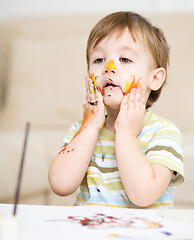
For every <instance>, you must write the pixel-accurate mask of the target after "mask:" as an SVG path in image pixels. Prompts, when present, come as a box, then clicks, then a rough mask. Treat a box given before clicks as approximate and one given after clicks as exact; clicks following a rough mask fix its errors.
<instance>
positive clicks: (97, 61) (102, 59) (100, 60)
mask: <svg viewBox="0 0 194 240" xmlns="http://www.w3.org/2000/svg"><path fill="white" fill-rule="evenodd" d="M104 61H105V59H104V58H97V59H96V60H95V61H94V63H102V62H104Z"/></svg>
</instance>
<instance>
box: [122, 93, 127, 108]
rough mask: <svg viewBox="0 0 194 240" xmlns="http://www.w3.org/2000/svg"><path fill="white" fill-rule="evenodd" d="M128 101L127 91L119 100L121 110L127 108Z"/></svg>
mask: <svg viewBox="0 0 194 240" xmlns="http://www.w3.org/2000/svg"><path fill="white" fill-rule="evenodd" d="M128 101H129V93H127V94H125V96H123V99H122V102H121V111H127V110H128Z"/></svg>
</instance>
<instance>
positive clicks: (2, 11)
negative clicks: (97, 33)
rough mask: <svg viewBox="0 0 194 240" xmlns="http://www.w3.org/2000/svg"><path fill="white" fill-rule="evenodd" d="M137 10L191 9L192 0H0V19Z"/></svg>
mask: <svg viewBox="0 0 194 240" xmlns="http://www.w3.org/2000/svg"><path fill="white" fill-rule="evenodd" d="M129 9H130V10H132V11H138V12H149V13H151V12H154V13H157V12H158V13H161V12H162V13H167V12H192V11H194V1H193V0H184V1H182V0H146V1H144V0H136V1H133V0H119V1H116V0H106V1H104V2H101V1H98V0H93V1H92V2H91V1H90V0H83V1H79V0H74V1H68V0H55V1H54V0H33V1H31V0H0V18H10V17H16V16H17V17H21V16H28V15H37V14H39V15H40V14H41V15H42V14H80V13H83V14H85V13H110V12H113V11H118V10H129Z"/></svg>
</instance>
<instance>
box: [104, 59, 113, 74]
mask: <svg viewBox="0 0 194 240" xmlns="http://www.w3.org/2000/svg"><path fill="white" fill-rule="evenodd" d="M105 68H106V69H105V72H112V73H115V64H114V61H113V59H110V60H109V61H108V63H107V64H106V67H105Z"/></svg>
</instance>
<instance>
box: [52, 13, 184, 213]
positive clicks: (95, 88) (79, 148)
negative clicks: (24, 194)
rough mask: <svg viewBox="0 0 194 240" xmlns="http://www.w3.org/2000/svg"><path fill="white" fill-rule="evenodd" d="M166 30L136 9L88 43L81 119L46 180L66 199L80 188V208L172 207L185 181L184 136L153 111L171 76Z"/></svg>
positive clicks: (101, 25)
mask: <svg viewBox="0 0 194 240" xmlns="http://www.w3.org/2000/svg"><path fill="white" fill-rule="evenodd" d="M168 61H169V47H168V44H167V42H166V40H165V38H164V35H163V33H162V32H161V30H159V29H158V28H156V27H154V26H152V25H151V24H150V23H149V22H148V21H147V20H146V19H145V18H143V17H142V16H140V15H138V14H136V13H133V12H116V13H112V14H110V15H108V16H106V17H105V18H103V19H102V20H100V21H99V22H98V23H97V24H96V25H95V26H94V28H93V29H92V30H91V32H90V35H89V38H88V42H87V64H88V76H87V77H86V104H85V114H84V119H83V121H78V122H76V123H74V124H73V125H72V127H71V128H70V131H69V134H68V136H67V137H65V138H64V147H63V149H62V150H61V151H60V152H59V153H58V154H57V156H56V157H55V158H54V160H53V162H52V164H51V167H50V170H49V181H50V185H51V188H52V189H53V191H54V192H55V193H57V194H58V195H61V196H65V195H69V194H71V193H73V192H74V191H75V190H76V189H77V188H78V187H79V186H80V193H79V195H78V196H77V198H76V203H75V205H101V206H111V207H113V206H115V207H127V208H130V207H132V208H142V207H147V208H154V207H168V208H169V207H172V206H173V200H174V195H173V194H174V186H175V185H177V184H180V183H181V182H183V180H184V171H183V162H182V149H181V141H182V140H181V134H180V132H179V130H178V129H177V127H176V126H175V125H174V124H173V123H171V122H170V121H168V120H166V119H163V118H161V117H159V116H157V115H155V114H154V113H153V112H152V111H151V110H150V107H151V106H152V104H153V103H154V102H155V101H157V99H158V98H159V95H160V93H161V90H162V87H163V84H164V82H165V79H166V72H167V65H168Z"/></svg>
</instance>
